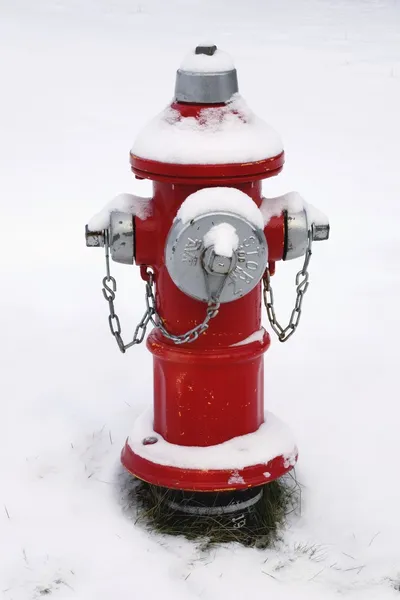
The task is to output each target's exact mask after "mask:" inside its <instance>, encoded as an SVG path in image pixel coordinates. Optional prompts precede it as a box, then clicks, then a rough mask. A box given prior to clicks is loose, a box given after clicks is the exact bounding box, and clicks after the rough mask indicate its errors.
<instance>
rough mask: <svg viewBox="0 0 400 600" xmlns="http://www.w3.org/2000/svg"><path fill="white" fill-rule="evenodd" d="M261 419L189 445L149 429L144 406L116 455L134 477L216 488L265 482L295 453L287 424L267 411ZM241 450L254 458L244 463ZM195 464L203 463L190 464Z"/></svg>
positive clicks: (202, 488)
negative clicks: (249, 428) (218, 438)
mask: <svg viewBox="0 0 400 600" xmlns="http://www.w3.org/2000/svg"><path fill="white" fill-rule="evenodd" d="M265 419H266V421H265V423H263V425H262V426H261V427H260V429H259V430H258V431H255V432H254V433H250V434H247V435H245V436H240V437H238V438H233V439H232V440H228V441H227V442H224V443H223V444H218V445H217V446H206V447H190V446H178V445H177V444H170V443H168V442H166V441H165V440H164V439H163V438H162V436H160V434H157V433H156V432H155V431H154V430H153V428H152V425H151V424H152V413H151V411H146V412H145V413H144V414H143V415H141V416H140V417H139V418H138V419H137V421H136V424H135V430H134V432H133V434H132V435H131V436H130V437H129V438H128V439H127V441H126V444H125V447H124V448H123V450H122V454H121V461H122V464H123V465H124V467H125V468H126V469H127V470H128V471H129V472H130V473H131V474H132V475H134V476H135V477H137V478H138V479H142V480H143V481H146V482H148V483H151V484H153V485H156V486H159V487H167V488H170V489H176V490H187V491H198V492H216V491H231V490H241V489H246V488H250V487H256V486H260V485H264V484H266V483H269V482H271V481H274V480H275V479H278V478H279V477H281V476H282V475H284V474H285V473H288V472H289V471H290V470H291V469H292V468H293V467H294V465H295V464H296V461H297V457H298V450H297V447H296V444H295V443H294V441H293V439H292V436H291V432H290V430H289V429H288V428H287V426H286V425H284V424H283V423H282V422H281V421H280V420H279V419H277V417H275V416H274V415H272V414H271V413H266V415H265ZM278 433H279V435H278ZM271 454H272V457H271ZM228 455H229V460H228V462H227V458H226V457H227V456H228ZM189 456H190V458H189V459H188V457H189ZM246 456H248V457H249V458H248V461H249V462H251V461H252V459H254V464H250V465H245V463H246V462H247V461H246V458H245V457H246ZM221 458H222V461H224V460H225V462H221V464H223V465H224V466H223V468H219V467H218V466H215V465H217V463H218V462H219V460H221ZM168 462H169V463H170V464H165V463H168ZM189 463H190V464H191V467H190V468H188V464H189ZM194 464H199V465H204V466H202V467H201V468H200V467H199V468H193V465H194ZM235 464H236V465H240V466H239V467H235Z"/></svg>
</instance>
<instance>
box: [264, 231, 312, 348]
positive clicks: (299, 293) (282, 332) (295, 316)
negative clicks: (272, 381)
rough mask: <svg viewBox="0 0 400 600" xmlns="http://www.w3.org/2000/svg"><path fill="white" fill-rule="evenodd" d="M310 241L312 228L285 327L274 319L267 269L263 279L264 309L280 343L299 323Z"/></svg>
mask: <svg viewBox="0 0 400 600" xmlns="http://www.w3.org/2000/svg"><path fill="white" fill-rule="evenodd" d="M312 240H313V226H311V229H309V231H308V243H307V250H306V254H305V257H304V263H303V268H302V269H301V271H299V272H298V273H297V275H296V303H295V305H294V309H293V310H292V314H291V315H290V320H289V323H288V325H287V326H286V327H282V325H281V324H280V323H279V321H278V319H277V318H276V313H275V305H274V294H273V291H272V287H271V273H270V272H269V269H268V267H267V269H266V271H265V275H264V279H263V294H264V304H265V308H266V309H267V315H268V320H269V322H270V323H271V327H272V329H273V330H274V331H275V333H276V334H277V336H278V339H279V341H280V342H286V341H287V340H288V339H289V338H290V336H291V335H293V334H294V332H295V331H296V329H297V327H298V325H299V322H300V317H301V308H302V304H303V298H304V294H305V293H306V291H307V289H308V286H309V281H308V279H309V273H308V266H309V264H310V260H311V255H312Z"/></svg>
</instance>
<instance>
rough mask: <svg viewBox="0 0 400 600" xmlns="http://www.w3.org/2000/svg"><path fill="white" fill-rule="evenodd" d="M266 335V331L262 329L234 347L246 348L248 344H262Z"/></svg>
mask: <svg viewBox="0 0 400 600" xmlns="http://www.w3.org/2000/svg"><path fill="white" fill-rule="evenodd" d="M264 335H265V329H264V327H262V328H261V329H259V330H258V331H255V332H254V333H252V334H251V335H249V336H248V337H247V338H245V339H244V340H241V341H240V342H236V344H232V346H246V345H247V344H253V343H254V342H260V344H262V342H263V339H264Z"/></svg>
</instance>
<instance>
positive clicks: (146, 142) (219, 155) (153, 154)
mask: <svg viewBox="0 0 400 600" xmlns="http://www.w3.org/2000/svg"><path fill="white" fill-rule="evenodd" d="M282 150H283V144H282V140H281V138H280V136H279V135H278V133H277V132H276V131H275V130H274V129H272V127H270V125H267V123H265V122H264V121H263V120H262V119H261V118H260V117H258V116H256V115H255V114H254V113H253V111H251V110H250V109H249V107H248V106H247V104H246V103H245V101H244V100H243V98H242V97H241V96H239V94H235V95H234V96H233V97H232V101H231V102H229V103H228V104H227V105H226V106H223V107H212V108H204V109H203V110H201V111H200V116H199V118H198V119H195V118H194V117H181V115H180V113H179V112H178V111H177V110H175V109H173V108H171V107H170V106H168V107H167V108H165V109H164V110H163V111H162V112H161V113H160V114H159V115H157V116H156V117H155V118H154V119H152V120H151V121H150V122H149V123H148V124H147V125H146V126H145V127H144V128H143V129H142V130H141V131H140V132H139V134H138V136H137V138H136V140H135V142H134V145H133V147H132V153H133V154H134V155H136V156H140V157H141V158H147V159H151V160H157V161H160V162H165V163H179V164H209V163H214V164H224V163H238V162H250V161H257V160H263V159H266V158H271V157H273V156H277V155H278V154H280V153H281V152H282Z"/></svg>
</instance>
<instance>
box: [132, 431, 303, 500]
mask: <svg viewBox="0 0 400 600" xmlns="http://www.w3.org/2000/svg"><path fill="white" fill-rule="evenodd" d="M297 457H298V454H297V452H296V454H295V455H292V456H291V457H290V458H289V459H288V458H287V457H284V456H277V457H275V458H273V459H272V460H270V461H269V462H267V463H263V464H258V465H254V466H251V467H245V468H243V469H221V470H209V469H201V470H200V469H182V468H179V467H171V466H166V465H160V464H157V463H154V462H151V461H149V460H147V459H145V458H143V457H141V456H139V455H137V454H135V453H134V452H133V450H132V448H131V447H130V446H129V443H128V441H127V442H126V444H125V446H124V448H123V450H122V453H121V462H122V464H123V466H124V467H125V469H127V471H129V472H130V473H131V474H132V475H134V476H135V477H137V478H138V479H142V480H143V481H147V482H148V483H151V484H153V485H157V486H160V487H166V488H170V489H178V490H187V491H197V492H217V491H231V490H242V489H246V488H249V487H256V486H258V485H263V484H265V483H269V482H271V481H274V480H275V479H278V478H279V477H282V475H284V474H285V473H288V472H289V471H290V470H291V469H292V468H293V467H294V465H295V463H296V461H297Z"/></svg>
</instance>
